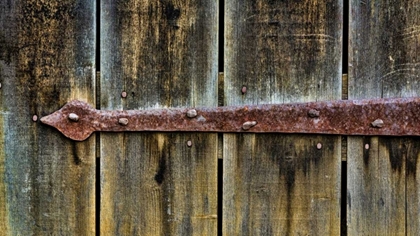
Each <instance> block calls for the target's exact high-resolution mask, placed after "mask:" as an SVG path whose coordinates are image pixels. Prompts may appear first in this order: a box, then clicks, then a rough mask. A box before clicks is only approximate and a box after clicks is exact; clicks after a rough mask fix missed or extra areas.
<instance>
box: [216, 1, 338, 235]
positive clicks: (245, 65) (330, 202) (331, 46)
mask: <svg viewBox="0 0 420 236" xmlns="http://www.w3.org/2000/svg"><path fill="white" fill-rule="evenodd" d="M341 4H342V3H341V2H340V1H299V2H296V1H226V7H225V9H226V15H225V19H226V20H225V22H226V25H225V71H224V72H225V78H224V83H225V93H224V96H225V100H226V103H227V105H241V104H261V103H286V102H305V101H320V100H334V99H341V39H342V33H341V32H342V5H341ZM243 87H246V93H242V91H241V90H242V88H243ZM224 141H225V143H224V150H223V153H224V159H223V162H224V170H223V174H224V185H223V196H224V198H223V235H338V234H339V232H340V173H341V159H340V147H341V145H340V142H341V139H340V137H331V136H313V135H308V136H299V135H270V134H261V135H253V134H245V135H244V134H241V135H233V134H225V135H224ZM318 142H319V143H321V144H322V145H323V147H322V149H321V150H318V149H316V145H317V144H318ZM315 160H316V161H315Z"/></svg>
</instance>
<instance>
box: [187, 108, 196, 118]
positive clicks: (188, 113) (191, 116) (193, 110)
mask: <svg viewBox="0 0 420 236" xmlns="http://www.w3.org/2000/svg"><path fill="white" fill-rule="evenodd" d="M187 116H188V117H189V118H194V117H196V116H197V111H196V110H195V109H191V110H188V111H187Z"/></svg>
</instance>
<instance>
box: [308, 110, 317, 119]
mask: <svg viewBox="0 0 420 236" xmlns="http://www.w3.org/2000/svg"><path fill="white" fill-rule="evenodd" d="M308 116H309V117H311V118H316V117H319V111H318V110H315V109H310V110H309V111H308Z"/></svg>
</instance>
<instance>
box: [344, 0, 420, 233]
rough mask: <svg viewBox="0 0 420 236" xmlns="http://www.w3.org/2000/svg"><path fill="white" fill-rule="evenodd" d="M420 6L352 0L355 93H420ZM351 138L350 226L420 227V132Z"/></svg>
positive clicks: (380, 229) (377, 229)
mask: <svg viewBox="0 0 420 236" xmlns="http://www.w3.org/2000/svg"><path fill="white" fill-rule="evenodd" d="M419 14H420V2H419V1H416V0H412V1H396V0H391V1H371V2H366V1H351V3H350V21H349V22H350V31H349V40H350V45H349V78H348V80H349V99H361V98H381V97H383V98H386V97H413V96H419V94H420V79H419V73H418V71H419V69H420V56H419V54H418V51H419V49H420V44H419V42H420V34H419V31H418V29H419V27H420V15H419ZM377 118H380V117H372V120H375V119H377ZM348 141H349V145H348V173H349V175H348V196H347V198H348V199H347V201H348V205H347V209H348V210H347V211H348V217H347V219H348V234H349V235H419V234H420V229H419V225H420V220H419V219H420V215H419V214H420V213H419V212H420V198H419V194H420V192H419V182H420V179H419V176H418V175H416V172H417V170H418V168H419V167H418V164H417V160H418V158H419V156H420V149H419V140H418V138H378V137H372V138H363V137H349V139H348ZM366 144H367V145H366Z"/></svg>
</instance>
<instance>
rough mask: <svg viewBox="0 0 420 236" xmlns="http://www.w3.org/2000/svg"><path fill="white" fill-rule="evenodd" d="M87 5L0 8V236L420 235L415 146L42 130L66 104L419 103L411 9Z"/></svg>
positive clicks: (418, 23) (105, 1)
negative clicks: (85, 135)
mask: <svg viewBox="0 0 420 236" xmlns="http://www.w3.org/2000/svg"><path fill="white" fill-rule="evenodd" d="M95 2H96V1H86V0H62V1H56V0H50V1H47V0H38V1H35V0H16V1H10V0H4V1H2V2H0V232H1V233H0V234H1V235H95V234H99V233H100V234H101V235H339V234H340V232H341V233H344V234H347V235H420V190H419V189H420V187H419V186H420V177H419V174H418V173H420V172H419V171H420V164H419V163H420V161H418V160H419V158H420V137H412V138H408V137H399V138H398V137H348V138H346V137H344V138H343V139H342V137H339V136H329V135H299V134H295V135H282V134H223V135H217V134H212V133H153V132H150V133H148V132H143V133H119V134H116V133H113V134H109V133H101V134H94V135H93V136H92V137H90V138H89V139H88V140H86V141H84V142H75V141H71V140H69V139H67V138H65V137H64V136H63V135H61V134H60V133H59V132H58V131H57V130H55V129H53V128H50V127H47V126H45V125H42V124H41V123H40V122H39V119H40V118H41V117H42V116H45V115H47V114H50V113H52V112H54V111H56V110H57V109H59V108H60V107H61V106H63V105H64V104H65V103H66V102H68V101H70V100H73V99H79V100H83V101H85V102H88V103H90V104H92V105H94V106H96V107H97V108H98V109H104V110H105V109H120V110H122V109H127V110H128V109H153V108H165V107H211V106H218V105H247V104H262V103H290V102H306V101H322V100H337V99H341V98H342V94H341V91H342V89H343V91H347V90H348V98H349V99H361V98H381V97H384V98H385V97H415V96H417V97H418V96H420V78H419V76H420V74H419V69H420V54H419V52H420V34H419V32H420V1H419V0H407V1H397V0H387V1H385V0H378V1H355V0H350V2H349V3H348V2H346V1H344V2H343V1H338V0H327V1H316V0H303V1H276V0H257V1H250V0H231V1H225V2H223V1H204V0H186V1H175V0H162V1H150V0H127V1H121V0H118V1H111V0H102V1H100V6H99V8H98V7H97V5H96V3H95ZM346 4H349V30H348V36H349V42H346V41H344V39H345V36H344V35H345V34H347V32H343V30H346V29H347V28H346V27H345V25H344V24H345V22H346V19H344V17H345V16H346V14H345V12H344V11H345V10H346V9H347V6H346ZM98 9H100V10H99V11H97V10H98ZM97 18H99V20H98V21H97ZM220 21H224V22H223V23H222V25H223V24H224V31H223V32H221V31H220V30H222V29H221V28H220V29H219V24H220ZM97 29H99V31H100V34H99V35H96V32H97V31H96V30H97ZM219 34H222V35H221V36H222V38H223V41H224V42H223V43H222V42H219V41H220V37H219ZM97 37H98V38H97ZM347 44H348V53H349V55H348V63H349V65H348V88H347V81H346V82H342V81H341V78H342V73H343V72H342V68H343V65H342V63H343V62H345V60H344V61H343V59H342V58H343V53H345V52H346V50H344V51H343V48H345V47H347ZM97 46H98V47H97ZM96 48H99V51H96ZM96 56H97V57H96ZM95 57H96V60H95ZM344 57H347V55H344ZM220 59H222V62H223V63H224V69H223V71H224V78H223V77H221V78H223V80H222V79H218V70H219V69H220V67H222V65H220V64H219V62H220ZM98 61H99V64H98V65H97V64H96V63H98ZM97 67H100V70H101V76H100V78H99V77H97V78H95V72H96V69H97ZM344 68H346V65H344ZM243 87H246V92H245V93H242V88H243ZM123 92H125V93H126V95H127V96H126V97H122V93H123ZM346 96H347V95H346ZM344 97H345V96H344ZM34 115H36V116H37V118H38V119H37V120H36V121H33V117H34ZM377 118H378V117H373V118H372V120H375V119H377ZM188 141H191V144H192V145H191V147H189V146H188V145H187V142H188ZM318 144H320V145H321V146H322V147H321V148H320V149H317V145H318ZM342 147H347V152H346V149H343V150H342ZM96 157H98V158H99V159H98V161H96ZM218 157H222V158H223V159H222V160H221V161H218ZM346 158H347V159H346ZM342 160H344V161H347V162H346V163H347V164H346V165H344V166H342V163H343V162H342ZM218 162H219V163H223V172H218ZM95 163H96V164H95ZM97 167H99V168H97ZM342 173H345V174H346V176H342ZM221 179H222V180H223V186H220V185H219V186H218V181H219V180H221ZM342 179H344V180H345V181H346V182H345V183H343V182H342ZM97 181H99V182H97ZM95 183H98V184H97V185H96V187H98V186H99V190H100V191H99V192H96V188H95ZM219 183H220V182H219ZM346 183H347V186H345V185H344V186H343V184H346ZM342 188H347V189H344V190H347V191H344V192H347V196H343V195H342ZM343 197H344V198H343ZM342 202H345V204H346V205H347V208H346V210H344V209H343V208H341V206H342ZM219 204H222V208H220V205H219ZM218 207H219V209H222V211H218ZM343 210H344V211H343ZM97 217H99V218H97ZM220 218H221V219H220ZM343 220H346V221H347V222H344V223H345V224H342V223H343ZM220 222H222V223H220ZM346 223H347V224H346ZM97 229H99V230H98V231H97ZM346 231H347V232H346Z"/></svg>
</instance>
